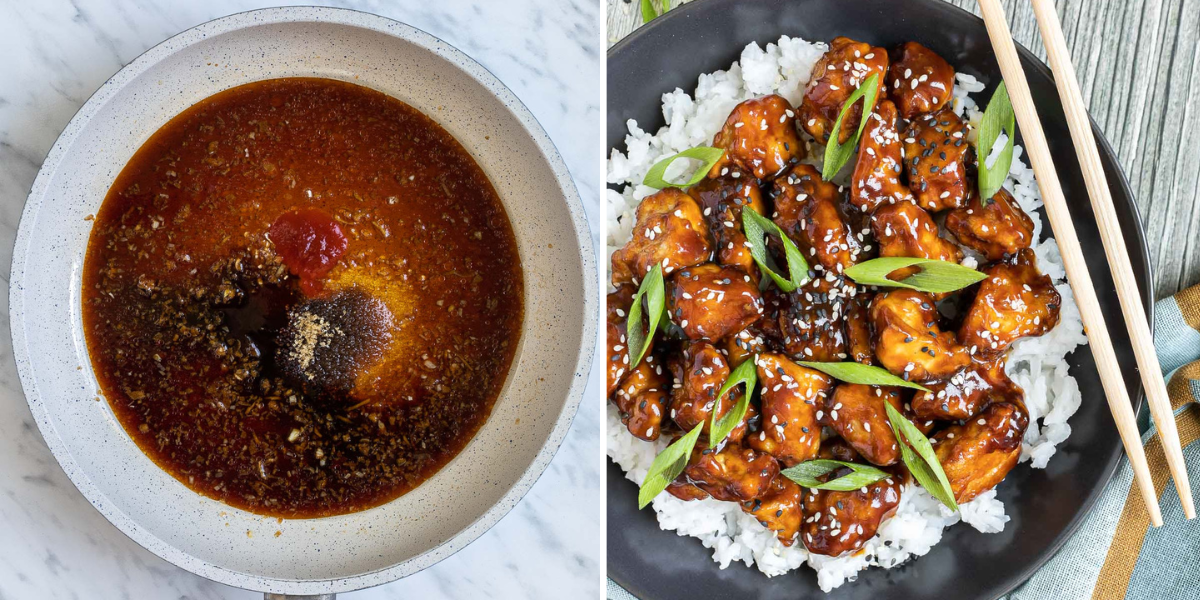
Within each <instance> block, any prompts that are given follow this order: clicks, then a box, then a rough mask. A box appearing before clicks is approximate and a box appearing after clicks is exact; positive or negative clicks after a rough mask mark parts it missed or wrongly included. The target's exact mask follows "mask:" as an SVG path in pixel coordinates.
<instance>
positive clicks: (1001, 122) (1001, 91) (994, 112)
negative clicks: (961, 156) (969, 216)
mask: <svg viewBox="0 0 1200 600" xmlns="http://www.w3.org/2000/svg"><path fill="white" fill-rule="evenodd" d="M1001 129H1003V130H1004V132H1005V133H1006V134H1008V139H1007V140H1005V141H1004V148H1003V149H1002V150H1001V151H1000V154H999V155H998V156H997V157H996V162H995V163H993V164H992V166H991V167H990V168H989V167H988V166H987V159H988V157H989V156H991V155H992V150H993V148H992V146H994V145H995V144H996V138H998V137H1000V130H1001ZM1016 136H1017V119H1016V115H1014V114H1013V107H1012V103H1011V102H1010V101H1009V99H1008V88H1007V87H1005V85H1004V82H1003V81H1001V82H1000V85H999V86H997V87H996V91H995V92H994V93H993V94H992V99H991V100H990V101H988V105H987V109H986V110H984V111H983V119H982V120H980V122H979V137H978V138H976V141H975V154H976V155H977V157H978V159H979V201H980V203H981V204H983V205H984V206H987V203H988V201H989V200H991V199H992V196H994V195H996V192H998V191H1000V188H1001V186H1003V185H1004V179H1005V178H1006V177H1008V169H1009V167H1011V166H1012V157H1013V140H1014V139H1016Z"/></svg>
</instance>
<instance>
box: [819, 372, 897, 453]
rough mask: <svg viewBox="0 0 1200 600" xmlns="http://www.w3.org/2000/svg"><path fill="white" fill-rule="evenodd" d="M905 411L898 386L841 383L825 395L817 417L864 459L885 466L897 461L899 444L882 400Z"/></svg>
mask: <svg viewBox="0 0 1200 600" xmlns="http://www.w3.org/2000/svg"><path fill="white" fill-rule="evenodd" d="M885 402H886V403H889V404H891V405H892V407H893V408H895V409H896V410H898V411H903V410H904V402H903V400H902V394H901V391H900V389H899V388H895V387H887V386H875V385H858V384H853V383H842V384H839V385H838V386H837V388H836V389H834V390H833V394H831V395H829V396H827V397H826V398H824V402H823V403H822V406H821V411H820V412H819V413H817V418H818V420H819V421H820V423H821V424H822V425H825V426H826V427H830V428H832V429H833V430H834V431H836V432H837V434H838V435H840V436H842V439H843V440H846V442H847V443H849V444H850V445H851V446H853V447H854V449H855V450H856V451H857V452H858V453H859V454H860V455H862V457H863V458H865V459H867V460H868V461H870V462H871V463H872V464H875V465H879V466H881V467H886V466H889V465H894V464H896V463H897V462H899V460H900V447H899V446H897V445H896V435H895V434H894V433H893V432H892V426H891V421H890V420H888V416H887V409H885V408H884V406H883V404H884V403H885Z"/></svg>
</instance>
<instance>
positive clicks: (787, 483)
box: [742, 476, 804, 546]
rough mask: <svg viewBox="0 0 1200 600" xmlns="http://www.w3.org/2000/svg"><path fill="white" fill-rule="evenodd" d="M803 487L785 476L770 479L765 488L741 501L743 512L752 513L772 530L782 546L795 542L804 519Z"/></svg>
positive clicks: (759, 521)
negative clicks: (749, 498)
mask: <svg viewBox="0 0 1200 600" xmlns="http://www.w3.org/2000/svg"><path fill="white" fill-rule="evenodd" d="M803 493H804V492H803V490H801V489H800V486H799V485H796V482H794V481H792V480H791V479H788V478H787V477H783V476H780V477H776V478H775V479H772V480H771V487H769V488H767V491H766V492H765V493H764V494H763V495H761V496H759V497H757V498H755V499H753V500H750V501H748V502H743V503H742V511H744V512H746V513H747V514H749V515H751V516H753V517H754V518H755V519H757V520H758V523H759V524H760V525H762V526H763V527H766V528H767V529H768V530H770V531H773V532H775V537H776V538H778V539H779V542H780V543H781V544H783V545H784V546H791V545H792V544H794V543H796V536H797V535H799V534H800V519H801V518H803V513H804V509H803V506H802V502H803V500H802V495H803Z"/></svg>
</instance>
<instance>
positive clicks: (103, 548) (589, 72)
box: [0, 0, 604, 600]
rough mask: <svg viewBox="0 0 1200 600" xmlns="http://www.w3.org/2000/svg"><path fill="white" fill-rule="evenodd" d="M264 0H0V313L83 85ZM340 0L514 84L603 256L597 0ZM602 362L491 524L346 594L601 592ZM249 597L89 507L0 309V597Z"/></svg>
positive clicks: (366, 598)
mask: <svg viewBox="0 0 1200 600" xmlns="http://www.w3.org/2000/svg"><path fill="white" fill-rule="evenodd" d="M317 3H318V4H326V3H324V2H317ZM304 4H314V2H304ZM269 5H271V4H267V3H263V2H256V1H253V0H203V1H195V0H186V1H184V0H179V1H172V0H0V57H3V59H2V60H0V276H2V278H3V282H4V289H3V290H2V291H0V292H2V293H0V313H2V314H3V315H7V314H8V290H7V284H8V275H9V266H10V263H11V257H12V245H13V238H14V236H15V234H16V228H17V224H18V221H19V220H20V216H21V208H22V206H23V205H24V203H25V198H26V196H27V194H28V193H29V188H30V186H31V185H32V183H33V179H34V177H35V176H36V174H37V170H38V167H39V166H40V164H41V162H42V159H43V158H44V156H45V154H46V152H47V151H48V150H49V149H50V147H51V146H52V145H53V144H54V140H55V139H56V138H57V137H58V134H59V132H60V131H61V130H62V129H63V127H64V126H66V124H67V122H68V121H69V120H70V118H71V116H72V115H73V114H74V113H75V111H76V110H77V109H78V108H79V107H80V106H81V105H82V104H83V103H84V102H85V101H86V100H87V98H88V96H89V95H90V94H91V93H92V92H93V91H94V90H95V89H96V88H97V87H99V86H100V84H102V83H103V82H104V81H105V80H106V79H108V78H109V77H110V76H111V75H112V74H113V73H115V72H116V71H117V70H118V69H120V68H121V67H122V66H123V65H125V64H126V63H128V62H130V61H131V60H133V59H134V58H135V57H136V56H137V55H139V54H141V53H142V52H143V51H145V50H146V49H148V48H149V47H151V46H153V45H154V44H156V43H158V42H159V41H161V40H163V39H165V38H167V37H169V36H171V35H173V34H175V33H178V32H179V31H182V30H184V29H187V28H189V27H192V26H194V25H197V24H199V23H202V22H204V21H208V20H210V19H213V18H216V17H220V16H224V15H227V14H230V13H235V12H240V11H244V10H250V9H254V8H260V7H264V6H269ZM333 5H337V6H344V7H347V8H354V9H357V10H363V11H367V12H373V13H377V14H382V15H384V16H388V17H391V18H394V19H397V20H400V21H403V22H405V23H408V24H410V25H413V26H415V27H418V28H420V29H423V30H425V31H427V32H429V33H431V34H433V35H436V36H438V37H440V38H442V39H444V40H446V41H448V42H449V43H451V44H453V45H455V46H457V47H458V48H459V49H461V50H462V51H464V52H466V53H467V54H469V55H470V56H471V57H472V58H474V59H475V60H477V61H479V62H480V63H481V64H483V66H485V67H487V68H488V69H489V70H490V71H492V73H494V74H495V75H496V76H497V77H498V78H499V79H500V80H501V81H503V82H504V83H505V84H506V85H508V86H509V87H510V88H511V89H512V90H513V91H514V92H515V93H516V95H517V96H518V97H520V98H521V99H522V100H523V101H524V102H525V104H526V105H527V106H528V107H529V109H530V110H531V111H532V112H533V114H534V116H536V117H537V118H538V120H539V121H541V123H542V125H543V127H545V128H546V130H547V131H548V132H549V134H550V137H551V138H552V139H553V140H554V141H555V143H556V145H557V146H558V148H559V150H560V152H562V154H563V156H564V158H565V159H566V162H567V165H568V166H569V167H570V169H571V172H572V174H573V175H574V178H575V183H576V186H577V187H578V188H579V192H580V195H581V197H582V199H583V201H584V204H585V205H587V207H588V211H589V217H590V219H591V224H592V236H593V243H594V245H595V247H596V249H597V255H601V254H600V227H601V225H600V223H601V222H602V221H601V218H602V215H601V213H600V210H599V195H598V192H599V190H600V181H601V180H600V168H601V167H600V165H601V164H602V147H601V144H600V129H601V127H602V120H601V117H602V113H601V108H600V104H599V102H600V95H601V91H602V87H601V81H602V80H601V65H602V63H601V61H602V58H603V52H602V49H603V47H604V45H603V43H602V36H601V31H600V5H599V2H598V1H597V0H504V1H498V0H473V1H468V0H441V1H440V2H418V1H415V0H397V1H391V2H389V1H383V0H381V1H378V2H373V1H369V0H358V1H350V2H336V3H333ZM597 277H599V274H597ZM601 378H602V376H601V375H600V370H599V369H595V370H594V371H593V373H592V377H591V380H590V385H589V389H588V394H587V398H585V400H584V402H583V404H582V405H581V408H580V410H579V413H578V415H577V416H576V419H575V423H574V425H573V426H572V429H571V433H570V434H569V435H568V436H567V439H566V442H565V443H564V444H563V446H562V448H561V449H560V450H559V453H558V455H557V457H556V458H555V459H554V461H553V462H552V463H551V464H550V467H549V469H547V471H546V472H545V474H544V475H542V477H541V479H540V480H539V481H538V482H537V483H536V484H535V485H534V487H533V489H532V490H531V491H530V492H529V494H528V495H527V496H526V497H525V499H524V500H523V501H522V502H521V503H520V504H519V505H518V506H517V507H516V508H515V509H514V510H513V511H512V512H511V513H509V515H508V516H507V517H505V518H504V519H503V520H502V521H501V522H500V523H499V524H497V525H496V526H495V527H494V528H493V529H492V530H491V531H489V532H488V533H486V534H484V535H483V536H482V537H480V538H479V539H478V540H477V541H475V543H473V544H471V545H470V546H468V547H467V548H466V549H464V550H463V551H461V552H459V553H458V554H456V555H454V556H452V557H450V558H449V559H447V560H445V561H442V562H441V563H439V564H437V565H436V566H434V567H432V568H430V569H427V570H425V571H423V572H421V573H419V574H417V575H414V576H412V577H409V578H407V579H404V580H402V581H399V582H395V583H392V584H389V585H385V586H381V587H378V588H374V589H370V590H362V591H359V592H354V593H349V594H343V595H342V596H341V597H343V598H351V599H354V600H372V599H384V598H387V599H391V598H396V599H399V598H472V599H475V598H583V597H592V598H598V597H600V594H601V591H600V589H601V581H602V577H601V572H602V565H603V558H602V557H603V552H602V544H603V539H604V536H603V530H602V526H601V523H602V516H601V510H602V502H603V501H602V493H603V489H602V486H601V483H600V482H601V475H602V466H603V462H602V454H601V452H600V451H599V447H600V439H601V434H600V427H601V425H600V424H601V422H602V421H601V419H600V410H601V408H602V406H600V404H601V403H599V402H596V401H594V400H591V399H594V398H599V397H601V396H602V394H601V393H600V389H601V386H602V385H603V382H602V380H601ZM257 597H260V596H259V595H258V594H255V593H251V592H246V591H243V590H236V589H233V588H230V587H227V586H223V585H220V584H216V583H213V582H210V581H207V580H205V579H202V578H200V577H197V576H195V575H192V574H190V573H188V572H186V571H183V570H181V569H178V568H176V567H175V566H173V565H171V564H169V563H167V562H165V561H163V560H161V559H159V558H157V557H155V556H154V555H152V554H150V553H149V552H147V551H145V550H143V549H142V548H141V547H139V546H137V545H136V544H134V543H133V542H132V541H130V540H129V539H128V538H126V537H125V536H124V535H123V534H121V533H120V532H119V531H118V530H117V529H116V528H115V527H113V526H111V525H110V524H109V523H108V522H107V521H106V520H105V519H104V518H103V517H102V516H101V515H100V514H99V513H98V512H96V511H95V510H93V509H92V507H91V505H90V504H88V503H87V501H86V500H84V498H83V497H82V496H81V495H80V494H79V493H78V492H77V491H76V490H75V488H74V487H73V486H72V485H71V483H70V481H69V480H68V479H67V478H66V476H65V475H64V474H63V472H62V471H61V470H60V469H59V467H58V465H57V463H55V461H54V458H53V457H52V456H51V455H50V452H49V450H47V448H46V446H45V444H44V442H43V441H42V438H41V435H40V434H39V433H38V431H37V427H36V426H35V425H34V422H33V419H32V418H31V416H30V413H29V409H28V408H27V406H26V404H25V399H24V397H23V395H22V392H21V386H20V382H19V381H18V379H17V374H16V370H15V368H14V365H13V360H12V348H11V342H10V336H9V326H8V320H7V318H4V319H2V320H0V599H4V600H7V599H26V598H30V599H39V600H41V599H57V598H88V599H107V598H132V599H137V600H141V599H149V598H189V599H200V598H238V599H248V598H257Z"/></svg>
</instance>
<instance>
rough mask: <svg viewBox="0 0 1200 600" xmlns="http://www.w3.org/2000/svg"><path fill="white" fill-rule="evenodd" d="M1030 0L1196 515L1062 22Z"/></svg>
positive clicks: (1141, 364)
mask: <svg viewBox="0 0 1200 600" xmlns="http://www.w3.org/2000/svg"><path fill="white" fill-rule="evenodd" d="M1032 2H1033V13H1034V15H1035V16H1036V17H1037V22H1038V29H1039V30H1040V31H1041V33H1042V42H1043V43H1044V44H1045V46H1046V54H1047V55H1048V56H1049V58H1050V68H1051V69H1053V70H1054V81H1055V85H1057V86H1058V95H1059V97H1060V98H1061V99H1062V103H1063V109H1064V110H1065V111H1066V115H1067V124H1068V125H1069V126H1070V128H1071V139H1072V141H1074V144H1075V152H1076V153H1077V154H1078V155H1079V164H1080V166H1081V167H1082V168H1083V179H1084V181H1085V182H1086V183H1087V190H1088V196H1090V197H1091V200H1092V211H1093V212H1095V213H1096V223H1097V225H1099V227H1100V238H1101V239H1102V240H1103V241H1104V254H1105V256H1107V257H1108V264H1109V270H1111V271H1112V276H1113V281H1114V282H1115V283H1116V286H1117V296H1118V297H1120V299H1121V312H1122V314H1123V315H1124V317H1125V326H1126V328H1127V329H1128V330H1129V338H1130V339H1131V340H1132V341H1133V353H1134V355H1135V356H1136V357H1137V365H1138V371H1139V373H1140V374H1141V376H1142V385H1143V387H1144V388H1145V389H1146V398H1147V399H1148V400H1149V402H1150V414H1151V416H1153V417H1154V424H1155V425H1156V426H1157V427H1158V436H1159V439H1161V440H1162V445H1163V451H1164V452H1165V453H1166V457H1167V466H1168V468H1169V469H1170V471H1171V477H1173V478H1174V479H1175V489H1176V490H1178V492H1179V501H1180V502H1181V503H1182V504H1183V513H1184V516H1186V517H1187V518H1189V519H1193V518H1195V517H1196V507H1195V505H1194V503H1193V502H1192V488H1191V484H1190V483H1188V473H1187V464H1186V463H1185V462H1184V460H1183V447H1182V446H1181V445H1180V443H1179V431H1178V429H1177V428H1176V427H1175V415H1174V414H1173V411H1172V410H1171V401H1170V399H1169V398H1168V397H1167V386H1166V383H1165V382H1164V380H1163V377H1162V371H1161V369H1160V367H1159V364H1158V356H1157V354H1155V352H1154V339H1153V337H1152V336H1151V334H1150V327H1149V325H1148V324H1147V323H1146V319H1145V316H1144V315H1145V314H1146V312H1145V307H1144V306H1143V305H1142V297H1141V295H1140V294H1139V293H1138V288H1137V282H1136V281H1135V280H1134V278H1133V267H1132V266H1131V265H1130V264H1129V252H1128V250H1126V248H1125V242H1124V240H1123V239H1122V237H1121V224H1120V223H1119V222H1118V221H1117V213H1116V212H1115V211H1114V210H1113V201H1112V195H1111V193H1110V192H1109V188H1108V180H1107V178H1106V177H1105V175H1104V166H1103V165H1102V164H1101V163H1100V152H1099V151H1098V150H1097V149H1096V138H1095V137H1094V136H1093V134H1092V124H1091V121H1090V120H1089V119H1088V114H1087V109H1086V108H1085V107H1084V104H1083V94H1081V93H1080V91H1079V80H1078V79H1077V78H1076V77H1075V67H1074V65H1072V64H1071V53H1070V51H1069V50H1067V42H1066V39H1065V38H1064V37H1063V32H1062V25H1061V24H1059V21H1058V13H1056V12H1055V9H1054V4H1053V3H1051V2H1049V1H1048V0H1032Z"/></svg>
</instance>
